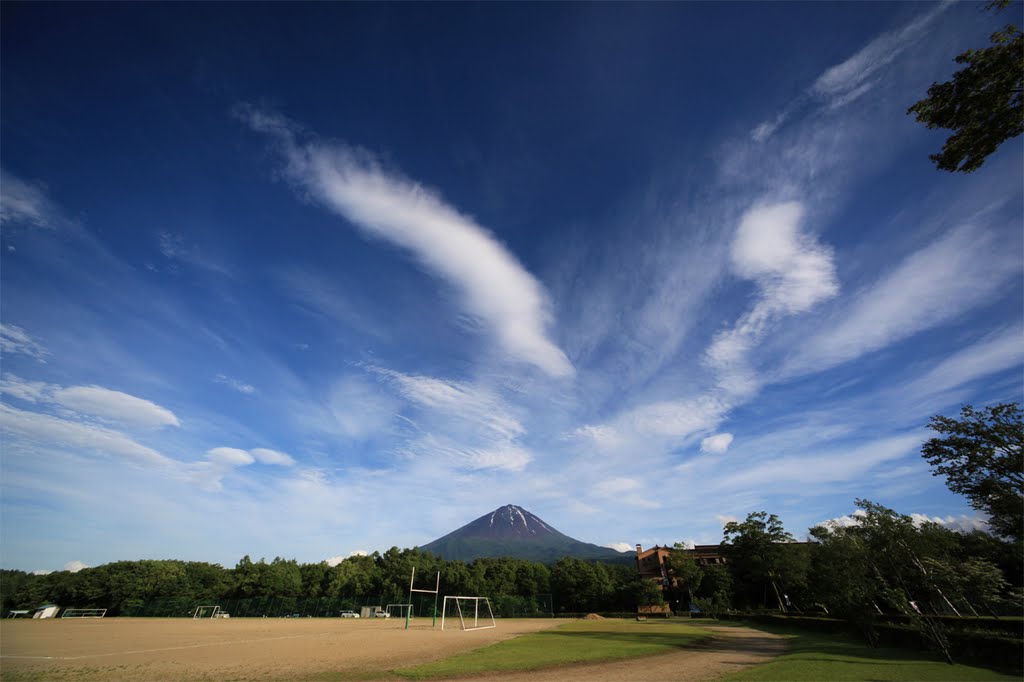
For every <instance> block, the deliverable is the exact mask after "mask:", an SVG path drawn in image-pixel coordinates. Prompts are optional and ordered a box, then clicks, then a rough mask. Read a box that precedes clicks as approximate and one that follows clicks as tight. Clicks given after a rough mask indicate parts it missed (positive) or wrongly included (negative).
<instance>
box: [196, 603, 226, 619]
mask: <svg viewBox="0 0 1024 682" xmlns="http://www.w3.org/2000/svg"><path fill="white" fill-rule="evenodd" d="M192 617H193V618H219V617H220V607H219V606H197V607H196V610H195V611H194V612H193V613H192Z"/></svg>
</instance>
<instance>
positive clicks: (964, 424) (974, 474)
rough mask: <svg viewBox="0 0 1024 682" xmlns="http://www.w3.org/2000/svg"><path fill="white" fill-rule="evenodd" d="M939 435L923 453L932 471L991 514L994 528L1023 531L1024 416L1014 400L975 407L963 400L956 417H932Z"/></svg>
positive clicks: (1017, 534)
mask: <svg viewBox="0 0 1024 682" xmlns="http://www.w3.org/2000/svg"><path fill="white" fill-rule="evenodd" d="M929 426H930V427H931V428H932V430H933V431H937V432H938V433H940V434H942V436H941V437H935V438H932V439H931V440H929V441H928V442H926V443H925V444H924V446H923V447H922V448H921V453H922V455H923V456H924V458H925V459H926V460H928V463H929V464H931V465H932V468H933V471H932V475H934V476H945V477H946V485H947V486H948V487H949V489H950V490H952V491H953V492H955V493H958V494H960V495H964V496H966V497H967V498H968V499H969V500H970V501H971V506H972V507H974V508H975V509H977V510H978V511H983V512H985V513H986V514H988V516H989V523H990V525H991V527H992V530H994V531H995V532H996V533H998V534H1000V535H1002V536H1004V537H1010V538H1016V539H1017V540H1020V539H1021V538H1022V535H1024V419H1022V413H1021V408H1020V405H1019V404H1017V403H1011V404H1004V405H995V406H993V407H987V408H985V409H983V410H975V409H974V408H973V407H971V406H970V405H965V406H964V407H963V409H962V410H961V411H960V419H953V418H952V417H942V416H935V417H932V420H931V423H930V424H929Z"/></svg>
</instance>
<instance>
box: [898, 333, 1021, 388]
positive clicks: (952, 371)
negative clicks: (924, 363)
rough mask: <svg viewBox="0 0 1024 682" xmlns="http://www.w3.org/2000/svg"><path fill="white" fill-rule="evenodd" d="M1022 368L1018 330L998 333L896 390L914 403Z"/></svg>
mask: <svg viewBox="0 0 1024 682" xmlns="http://www.w3.org/2000/svg"><path fill="white" fill-rule="evenodd" d="M1022 366H1024V334H1022V333H1021V330H1020V329H1019V328H1012V327H1011V328H1008V329H1002V330H997V331H996V332H993V333H991V334H988V335H986V336H985V337H984V338H982V339H980V340H979V341H977V342H976V343H973V344H971V345H970V346H967V347H965V348H963V349H961V350H959V351H957V352H955V353H953V354H951V355H949V356H947V357H945V358H944V359H943V360H941V361H940V362H939V363H938V364H936V365H935V366H933V367H932V368H931V369H930V370H928V371H927V372H926V373H925V374H922V375H920V376H918V377H916V378H915V379H913V380H911V381H910V382H908V383H907V384H906V385H904V386H901V387H899V389H897V392H898V393H899V394H900V396H901V398H902V399H903V400H906V401H911V402H916V401H921V400H925V399H927V398H928V397H931V396H934V395H937V394H941V393H943V392H944V391H948V390H950V389H955V388H958V387H960V386H963V385H964V384H967V383H970V382H973V381H977V380H978V379H981V378H983V377H987V376H989V375H992V374H995V373H996V372H1002V371H1005V370H1008V369H1012V368H1018V369H1020V368H1021V367H1022Z"/></svg>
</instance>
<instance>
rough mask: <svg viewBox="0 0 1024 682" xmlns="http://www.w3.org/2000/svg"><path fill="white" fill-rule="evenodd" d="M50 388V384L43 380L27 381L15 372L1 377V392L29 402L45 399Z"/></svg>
mask: <svg viewBox="0 0 1024 682" xmlns="http://www.w3.org/2000/svg"><path fill="white" fill-rule="evenodd" d="M50 388H51V386H50V385H49V384H47V383H44V382H42V381H25V380H24V379H21V378H20V377H17V376H15V375H13V374H8V375H7V376H6V377H4V378H3V379H0V393H2V394H3V395H9V396H11V397H12V398H17V399H18V400H24V401H25V402H28V403H37V402H40V401H43V400H45V399H46V396H47V395H48V394H49V390H50Z"/></svg>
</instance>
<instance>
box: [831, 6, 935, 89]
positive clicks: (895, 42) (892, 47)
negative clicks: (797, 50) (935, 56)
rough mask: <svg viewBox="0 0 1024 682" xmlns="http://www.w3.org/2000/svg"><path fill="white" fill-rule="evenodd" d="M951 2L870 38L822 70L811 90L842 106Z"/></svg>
mask: <svg viewBox="0 0 1024 682" xmlns="http://www.w3.org/2000/svg"><path fill="white" fill-rule="evenodd" d="M951 4H952V3H951V2H942V3H940V4H938V5H936V6H935V7H934V8H933V9H931V10H930V11H929V12H927V13H925V14H923V15H921V16H919V17H917V18H915V19H914V20H913V21H911V22H910V23H908V24H907V25H905V26H903V27H902V28H900V29H898V30H895V31H889V32H886V33H883V34H882V35H880V36H878V37H877V38H875V39H873V40H872V41H871V42H869V43H868V44H867V45H865V46H864V47H863V48H861V49H860V50H859V51H857V52H856V53H855V54H854V55H853V56H851V57H849V58H848V59H846V60H845V61H843V62H841V63H839V64H836V65H835V66H832V67H830V68H829V69H827V70H826V71H825V72H824V73H822V74H821V75H820V76H819V77H818V79H817V80H816V81H814V85H812V86H811V93H812V94H814V95H816V96H817V97H819V98H822V99H825V100H826V101H828V103H829V105H830V106H842V105H843V104H847V103H848V102H852V101H853V100H854V99H856V98H857V97H860V96H861V95H863V94H864V93H866V92H868V91H869V90H870V89H871V88H872V87H873V85H874V83H873V80H872V79H874V78H875V77H876V75H877V74H878V72H879V71H880V70H881V69H882V68H883V67H885V66H886V65H888V64H890V63H891V62H892V61H893V60H894V59H896V58H897V57H898V56H899V55H900V54H901V53H903V52H904V51H905V50H907V49H908V48H910V47H912V46H913V45H914V44H915V43H916V42H917V41H919V40H921V39H922V38H923V37H924V36H925V34H926V33H927V31H928V28H929V27H930V26H931V24H932V23H933V22H934V21H935V19H936V18H937V17H938V16H939V15H940V14H942V13H943V12H945V11H946V9H947V8H948V7H949V6H950V5H951Z"/></svg>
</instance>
